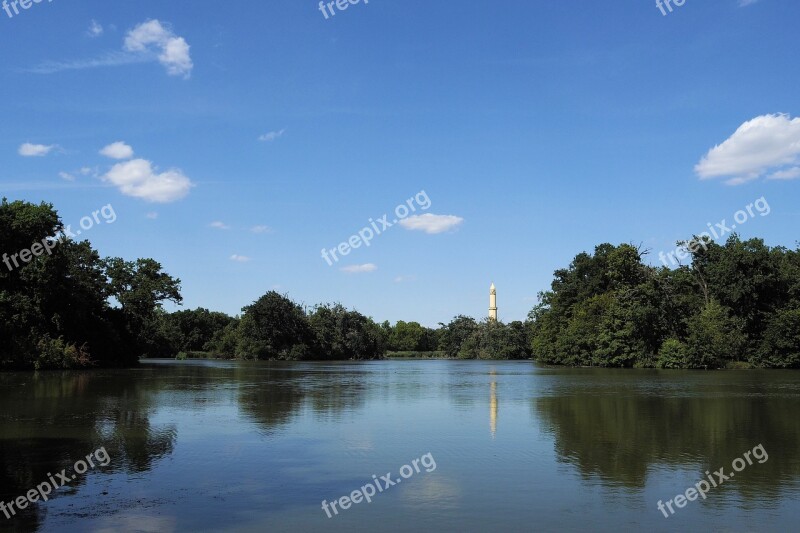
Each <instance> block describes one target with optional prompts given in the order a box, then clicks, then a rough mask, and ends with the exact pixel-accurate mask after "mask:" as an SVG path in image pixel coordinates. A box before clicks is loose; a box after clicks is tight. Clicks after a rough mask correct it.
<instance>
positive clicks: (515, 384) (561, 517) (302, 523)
mask: <svg viewBox="0 0 800 533" xmlns="http://www.w3.org/2000/svg"><path fill="white" fill-rule="evenodd" d="M0 407H1V409H0V463H1V464H0V498H1V499H2V501H4V502H10V501H11V500H13V499H16V497H18V496H20V495H24V494H26V493H27V492H28V490H29V489H32V488H34V487H36V486H37V485H39V484H40V483H42V482H45V481H46V480H47V479H48V474H49V473H52V474H55V473H56V472H60V471H61V470H62V469H64V468H66V469H67V470H68V472H69V471H72V465H73V464H74V463H75V462H76V461H77V460H79V459H81V458H83V457H85V456H86V455H88V454H89V453H91V452H92V451H94V450H96V449H98V448H100V447H105V449H106V451H107V452H108V455H109V456H110V458H111V462H110V464H108V466H106V467H98V468H97V469H95V470H92V469H90V470H89V471H88V472H87V473H86V474H84V475H80V476H78V477H77V478H76V480H74V481H72V482H71V483H70V484H69V485H68V486H66V487H62V488H61V489H59V491H58V492H57V494H56V497H55V498H54V499H51V500H49V501H48V502H46V503H37V504H35V505H33V506H30V507H28V508H27V509H25V510H24V511H21V513H22V514H19V512H18V514H17V515H16V516H14V517H12V519H10V520H9V519H6V518H5V516H4V515H3V514H0V529H1V530H9V531H33V530H40V531H59V532H63V531H159V532H161V531H166V532H168V531H369V532H371V533H374V532H378V531H381V532H383V531H418V530H424V531H460V532H466V531H496V532H499V531H531V530H536V531H565V530H566V531H585V530H605V531H630V530H638V531H641V530H646V531H687V530H688V531H708V530H714V531H792V530H797V527H798V526H797V523H798V520H800V501H798V497H799V496H800V485H799V484H798V481H800V373H793V372H780V371H775V372H760V371H742V372H714V373H703V372H658V371H619V370H576V369H549V368H542V367H538V366H535V365H534V364H532V363H529V362H513V363H512V362H507V363H506V362H500V363H488V362H474V361H465V362H453V361H393V362H372V363H340V364H329V363H325V364H314V363H297V364H277V363H257V364H256V363H235V362H175V361H153V362H149V363H147V364H144V365H143V366H142V368H140V369H136V370H121V371H96V372H79V373H63V374H61V373H56V374H39V375H32V374H6V375H0ZM759 444H761V445H763V449H764V450H766V452H767V453H768V459H767V460H765V461H764V462H763V463H759V462H758V461H753V464H752V465H748V466H746V468H745V469H744V470H742V471H741V472H739V473H737V474H736V477H735V478H731V479H730V480H728V481H726V482H724V483H723V484H722V485H720V486H718V487H717V488H712V489H711V490H710V491H709V492H708V495H707V499H706V500H697V501H693V502H689V503H688V504H686V505H685V507H683V508H680V509H678V508H675V511H676V513H675V514H674V515H673V516H671V517H670V518H665V517H664V515H663V514H662V513H661V512H660V511H659V510H658V509H657V507H656V506H657V502H658V501H659V500H664V501H667V500H670V499H672V498H674V497H675V496H676V495H678V494H680V493H684V492H685V491H686V489H687V488H689V487H692V486H694V485H695V483H697V482H698V481H699V480H701V479H703V478H705V477H706V476H705V474H704V472H705V471H706V470H709V471H713V470H718V469H719V468H720V467H724V468H725V473H726V475H727V474H729V473H730V472H733V470H732V468H731V463H732V461H733V460H734V459H737V458H739V457H742V456H743V454H744V453H745V452H747V451H750V450H752V449H753V448H754V447H756V446H758V445H759ZM426 454H430V455H429V456H427V458H423V461H422V462H419V461H418V463H417V466H418V467H420V471H419V472H416V471H414V470H413V468H411V466H412V460H414V459H418V458H421V457H422V456H425V455H426ZM751 457H752V455H751ZM434 462H435V469H433V468H432V465H433V463H434ZM407 464H408V465H409V469H407V470H403V472H404V473H405V474H409V473H410V472H409V471H411V472H413V473H411V474H410V475H409V476H408V477H407V478H406V479H402V482H401V483H397V484H395V485H394V486H390V487H388V488H386V489H385V490H383V492H380V493H377V494H376V495H375V496H373V497H372V503H367V502H365V501H362V502H361V503H359V504H356V505H352V506H351V507H350V508H349V509H347V510H341V511H339V514H338V515H334V514H332V516H333V518H328V516H327V514H326V512H325V511H323V509H322V508H321V502H322V501H323V500H326V501H328V502H330V501H332V500H338V499H339V498H341V497H342V496H345V495H350V494H351V493H352V492H353V491H354V490H357V489H359V488H360V487H362V486H366V485H367V484H368V483H370V482H372V481H373V477H372V476H373V474H375V475H376V476H377V477H382V476H384V475H385V474H386V473H391V477H390V480H396V479H398V478H400V473H399V472H400V470H401V467H403V466H404V465H407ZM425 465H427V466H428V468H425ZM428 470H430V471H428ZM715 479H716V478H715ZM384 484H385V483H384V482H381V487H383V486H384ZM366 490H367V491H369V490H370V489H366ZM345 503H346V502H345Z"/></svg>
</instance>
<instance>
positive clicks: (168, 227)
mask: <svg viewBox="0 0 800 533" xmlns="http://www.w3.org/2000/svg"><path fill="white" fill-rule="evenodd" d="M744 4H747V5H743V2H740V1H739V0H711V1H708V0H706V1H703V2H700V1H699V0H687V1H686V3H685V4H684V5H683V6H682V7H676V6H673V12H671V13H669V12H668V11H667V15H662V12H661V11H660V10H659V8H658V7H657V6H656V5H655V3H654V2H651V1H649V0H637V1H632V0H624V1H615V2H611V1H606V2H581V3H579V4H578V3H572V2H551V1H531V0H526V1H517V0H508V1H504V2H501V3H489V2H474V1H465V2H458V3H454V2H449V3H445V2H422V1H417V0H407V1H403V2H397V1H390V0H370V1H369V3H368V4H365V3H363V1H362V2H361V3H358V4H355V5H350V6H349V7H348V8H347V10H346V11H338V10H336V7H335V6H333V9H334V10H336V11H337V13H336V15H334V16H330V15H329V16H328V19H326V18H325V16H323V14H322V13H321V11H320V10H319V6H318V2H314V1H312V0H291V1H277V2H275V1H262V0H259V1H256V0H247V1H241V2H236V3H227V2H226V3H223V2H210V1H205V0H196V1H193V2H191V3H190V4H189V3H177V2H174V3H173V2H156V1H153V0H146V1H139V2H119V1H107V0H106V1H102V2H101V1H99V0H85V1H82V2H80V3H77V2H67V1H65V0H53V1H52V2H50V3H48V2H46V1H45V2H42V3H38V4H32V5H31V6H30V8H29V9H27V10H22V9H19V14H14V11H13V7H10V9H11V13H12V15H13V16H12V17H8V16H7V14H6V13H5V12H4V11H0V50H2V51H3V53H2V55H3V58H2V66H3V68H2V69H0V80H2V84H3V87H5V90H4V105H3V106H2V115H0V117H2V118H0V195H3V196H7V197H8V198H9V199H24V200H28V201H32V202H39V201H42V200H44V201H48V202H52V203H54V204H55V206H56V208H57V209H58V210H59V212H60V214H61V216H62V218H63V219H64V221H65V223H67V224H73V225H77V223H78V221H79V220H80V219H81V217H83V216H85V215H90V214H91V213H92V212H93V211H95V210H98V209H100V208H101V207H102V206H104V205H107V204H111V205H112V206H113V208H114V211H115V213H116V215H117V219H116V221H115V222H114V223H113V224H100V225H96V226H95V227H93V228H92V229H91V230H90V231H87V232H85V234H84V235H82V237H86V238H88V239H89V240H90V241H91V242H92V243H93V245H94V246H95V247H96V248H97V249H98V250H99V251H100V253H101V254H102V255H104V256H121V257H125V258H127V259H134V258H136V257H153V258H155V259H156V260H158V261H160V262H161V263H162V264H163V265H164V267H165V269H166V270H167V271H168V272H169V273H170V274H172V275H174V276H177V277H179V278H181V280H182V282H183V283H182V286H183V295H184V299H185V302H184V303H185V307H189V308H194V307H198V306H202V307H207V308H210V309H213V310H220V311H225V312H228V313H231V314H236V313H238V312H239V311H240V309H241V307H242V306H244V305H247V304H249V303H251V302H252V301H253V300H255V299H256V298H258V297H259V296H260V295H262V294H263V293H265V292H266V291H268V290H270V289H277V290H279V291H281V292H286V293H288V294H289V296H290V297H292V298H293V299H295V300H296V301H299V302H303V303H305V304H309V305H312V304H315V303H318V302H334V301H338V302H341V303H343V304H344V305H346V306H348V307H351V308H356V309H358V310H359V311H361V312H363V313H365V314H368V315H370V316H372V317H374V318H375V319H376V320H379V321H383V320H391V321H395V320H417V321H419V322H421V323H423V324H426V325H435V324H436V323H438V322H440V321H447V320H449V319H450V318H452V317H453V316H454V315H456V314H468V315H472V316H475V317H478V318H480V317H483V316H485V315H486V313H487V311H486V309H487V306H488V288H489V284H490V283H491V282H492V281H493V282H494V283H495V284H496V285H497V288H498V304H499V307H500V318H501V319H503V320H506V321H509V320H517V319H524V317H525V316H526V314H527V312H528V311H529V310H530V308H531V307H532V306H533V305H534V304H535V297H536V294H537V293H538V292H539V291H541V290H545V289H547V288H549V285H550V282H551V280H552V273H553V271H554V270H555V269H557V268H562V267H564V266H566V265H567V264H568V263H569V262H570V260H571V259H572V258H573V257H574V256H575V255H576V254H577V253H579V252H581V251H584V250H588V251H590V250H592V249H593V248H594V246H595V245H596V244H598V243H602V242H611V243H615V244H619V243H623V242H632V243H635V244H640V243H641V244H643V245H644V246H645V247H646V248H649V249H651V250H652V251H653V253H652V254H651V256H650V260H651V262H653V263H654V264H657V263H658V262H659V261H658V257H657V254H658V252H660V251H670V250H674V248H675V246H674V243H675V241H676V240H678V239H683V238H686V237H689V236H690V235H692V234H695V233H700V232H701V231H703V230H705V229H706V224H707V223H712V224H716V223H718V222H721V221H723V220H727V225H728V226H730V225H731V220H732V219H733V215H734V214H735V213H736V212H737V211H738V210H740V209H743V208H745V207H746V206H747V205H749V204H752V203H753V202H754V201H755V200H757V199H759V198H761V197H763V198H764V199H765V200H766V201H767V202H768V204H769V206H770V210H769V215H768V216H761V213H760V212H758V211H756V212H755V216H752V217H749V219H748V220H747V223H746V224H741V225H740V227H739V228H737V231H739V232H740V234H741V235H742V236H744V237H751V236H761V237H764V238H765V239H766V240H767V242H768V244H770V245H784V246H788V247H794V246H795V243H796V241H797V240H798V234H797V228H798V222H800V218H799V217H800V204H799V203H798V200H800V193H799V192H798V186H800V180H798V179H795V178H798V177H800V170H798V166H800V159H798V155H800V119H798V118H797V117H800V103H799V102H798V92H797V88H798V86H800V79H798V78H800V74H798V71H797V69H796V68H795V67H796V64H797V57H798V48H799V46H798V43H799V42H800V41H798V40H797V30H796V28H795V27H796V25H797V21H798V20H800V6H799V5H798V4H797V2H794V1H790V0H760V1H756V2H744ZM189 6H190V7H189ZM665 11H666V10H665ZM792 28H795V29H792ZM115 143H117V144H115ZM104 148H107V149H105V150H104ZM101 151H103V152H104V154H101ZM420 191H425V194H426V195H427V197H428V198H429V199H430V207H429V208H428V209H426V210H424V211H423V210H422V209H421V208H417V211H416V212H415V213H413V214H410V217H413V218H409V219H408V220H406V221H405V222H403V225H401V224H395V225H393V226H392V227H391V228H389V229H387V230H386V232H385V233H384V234H381V235H379V236H376V237H375V238H374V239H373V240H372V242H371V245H370V246H369V247H364V246H362V247H360V248H359V249H354V250H352V251H351V252H350V253H349V254H348V255H347V256H346V257H344V258H342V259H341V261H339V262H338V263H335V264H334V265H333V266H330V265H329V264H328V263H327V262H326V261H325V260H324V259H323V258H322V257H321V250H322V249H323V248H326V249H331V248H334V247H336V246H337V245H338V244H339V243H340V242H343V241H347V240H348V239H349V238H350V237H351V236H352V235H355V234H357V233H358V232H359V230H361V229H362V228H363V227H365V226H368V225H369V219H370V218H372V219H374V220H377V219H378V218H380V217H381V216H382V215H384V214H389V215H391V216H390V217H389V219H388V220H390V221H391V220H393V219H394V218H396V217H395V216H394V215H393V211H394V208H395V206H397V205H399V204H403V203H405V202H406V200H407V199H410V198H413V197H414V195H415V194H417V193H419V192H420Z"/></svg>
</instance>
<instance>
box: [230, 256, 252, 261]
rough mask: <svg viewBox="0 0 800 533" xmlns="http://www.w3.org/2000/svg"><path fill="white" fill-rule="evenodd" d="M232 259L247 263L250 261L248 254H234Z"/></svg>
mask: <svg viewBox="0 0 800 533" xmlns="http://www.w3.org/2000/svg"><path fill="white" fill-rule="evenodd" d="M231 261H236V262H237V263H247V262H248V261H250V258H249V257H247V256H246V255H237V254H233V255H232V256H231Z"/></svg>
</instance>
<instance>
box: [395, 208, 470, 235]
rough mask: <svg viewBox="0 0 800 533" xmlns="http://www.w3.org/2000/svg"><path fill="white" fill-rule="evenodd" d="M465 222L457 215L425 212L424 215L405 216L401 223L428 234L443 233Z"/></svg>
mask: <svg viewBox="0 0 800 533" xmlns="http://www.w3.org/2000/svg"><path fill="white" fill-rule="evenodd" d="M462 222H464V219H463V218H461V217H457V216H455V215H434V214H432V213H425V214H424V215H414V216H411V217H408V218H404V219H403V220H401V221H400V225H401V226H402V227H404V228H406V229H407V230H411V231H424V232H425V233H428V234H431V235H433V234H436V233H443V232H445V231H448V230H451V229H453V228H456V227H457V226H459V225H461V223H462Z"/></svg>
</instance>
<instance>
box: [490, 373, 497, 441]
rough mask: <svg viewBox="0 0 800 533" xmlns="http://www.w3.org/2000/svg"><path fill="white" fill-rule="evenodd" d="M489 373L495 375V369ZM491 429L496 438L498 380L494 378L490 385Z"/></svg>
mask: <svg viewBox="0 0 800 533" xmlns="http://www.w3.org/2000/svg"><path fill="white" fill-rule="evenodd" d="M489 374H490V375H492V376H494V374H495V371H494V370H492V371H491V372H489ZM489 430H490V431H491V432H492V438H493V439H494V437H495V435H496V434H497V381H495V380H494V378H493V379H492V383H491V385H489Z"/></svg>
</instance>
